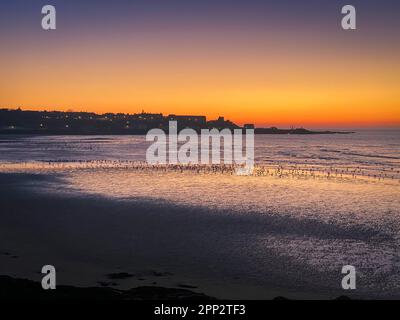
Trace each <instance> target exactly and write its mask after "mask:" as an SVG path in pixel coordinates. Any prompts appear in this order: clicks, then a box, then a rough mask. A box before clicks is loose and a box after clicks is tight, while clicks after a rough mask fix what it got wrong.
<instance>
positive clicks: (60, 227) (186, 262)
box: [0, 174, 343, 299]
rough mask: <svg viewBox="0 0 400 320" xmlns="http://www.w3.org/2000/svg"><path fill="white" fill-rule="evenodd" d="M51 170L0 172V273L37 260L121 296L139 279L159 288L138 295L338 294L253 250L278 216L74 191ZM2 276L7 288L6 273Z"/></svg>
mask: <svg viewBox="0 0 400 320" xmlns="http://www.w3.org/2000/svg"><path fill="white" fill-rule="evenodd" d="M59 178H60V177H58V176H48V175H33V174H0V202H1V213H0V220H1V223H0V275H5V276H11V277H12V278H13V279H30V280H33V281H36V282H37V283H39V282H40V281H41V278H42V276H43V275H42V274H41V272H40V271H41V268H42V266H43V265H46V264H50V265H54V266H55V267H56V270H57V285H58V286H60V285H70V286H78V287H103V288H107V289H109V290H104V291H102V293H101V294H103V292H104V294H105V295H107V294H109V293H110V292H113V293H115V292H118V295H122V296H123V295H125V296H126V295H129V294H131V293H132V292H133V291H131V288H138V287H142V288H143V287H145V288H149V287H154V288H158V289H154V290H155V291H153V292H152V293H151V294H150V293H149V292H150V291H151V290H150V291H149V289H137V290H139V291H138V292H140V294H141V293H143V292H144V291H146V290H148V291H146V292H147V293H146V294H149V295H146V294H144V295H143V297H149V296H151V295H157V294H158V293H159V292H163V291H160V290H163V289H160V288H162V287H164V288H175V289H177V290H189V291H173V290H172V291H168V292H163V294H165V297H166V298H168V297H169V295H172V296H174V295H175V294H180V293H182V292H185V294H187V296H188V297H190V296H193V295H194V296H196V295H197V294H200V295H199V296H197V297H204V298H206V296H211V297H216V298H225V299H272V298H274V297H277V296H284V297H288V298H328V299H330V298H335V297H338V296H340V295H342V294H343V292H342V291H340V290H339V289H332V286H330V287H329V288H325V287H324V286H321V285H316V286H315V287H314V286H310V285H309V282H308V283H306V282H305V281H304V282H303V278H304V279H310V278H312V277H317V278H318V277H320V278H323V277H324V275H319V274H316V275H315V273H314V272H313V271H312V270H307V269H302V268H301V266H297V265H294V266H292V265H290V263H288V262H287V261H283V260H280V259H279V258H278V257H275V256H273V255H271V257H270V259H266V258H265V256H266V254H265V252H263V254H262V255H258V252H257V250H258V249H257V248H254V247H252V246H253V244H254V243H255V241H254V240H255V239H256V238H255V237H257V236H258V235H259V234H264V233H265V232H272V231H273V230H272V229H273V228H276V229H279V230H281V229H284V228H287V225H285V226H284V225H282V226H281V225H280V224H279V221H275V220H265V219H266V218H263V220H257V219H259V218H254V217H240V216H237V217H236V216H229V215H224V214H217V213H215V212H209V211H208V212H207V211H202V210H201V209H198V208H197V209H190V208H183V207H178V206H174V205H172V204H167V203H156V202H154V201H146V200H145V199H144V200H143V201H121V200H119V201H118V200H111V199H106V198H102V197H98V196H90V195H87V194H81V193H74V192H69V191H68V188H67V187H66V186H65V185H63V183H62V180H59ZM54 189H59V190H58V192H54ZM205 201H206V199H205ZM250 225H251V228H247V226H250ZM293 225H296V224H293ZM271 228H272V229H271ZM319 229H321V228H319ZM249 230H251V232H250V231H249ZM310 230H312V228H310ZM286 231H287V232H291V230H286ZM238 239H240V240H241V241H240V243H241V245H236V242H237V240H238ZM243 244H245V245H243ZM261 257H262V258H261ZM335 276H336V275H335ZM3 280H4V281H7V285H8V288H10V286H11V287H12V283H13V282H12V279H9V278H3ZM14 281H16V280H14ZM21 281H23V280H21ZM323 281H326V282H327V284H328V283H329V278H327V279H323ZM333 281H336V279H333ZM20 284H22V286H24V283H20ZM25 284H26V283H25ZM28 285H29V283H28ZM71 290H72V289H71ZM115 290H117V291H115ZM118 290H120V291H118ZM121 290H125V291H121ZM126 290H128V291H129V293H126V292H128V291H126ZM132 290H136V289H132ZM143 290H144V291H143ZM69 292H77V291H73V290H72V291H69ZM87 292H90V291H86V292H85V294H86V293H87ZM124 292H125V293H124ZM135 292H136V291H135ZM157 292H158V293H157ZM3 293H4V291H3ZM136 293H137V292H136ZM136 293H135V294H136ZM201 293H204V294H205V295H206V296H202V295H201ZM140 294H138V295H137V296H135V297H136V298H138V297H140Z"/></svg>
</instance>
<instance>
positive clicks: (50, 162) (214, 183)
mask: <svg viewBox="0 0 400 320" xmlns="http://www.w3.org/2000/svg"><path fill="white" fill-rule="evenodd" d="M398 138H399V135H398V131H396V132H395V133H393V132H391V133H390V134H388V133H380V134H372V133H364V134H360V135H358V136H357V135H356V136H347V135H345V136H312V137H310V136H307V137H287V136H285V137H270V136H268V137H260V136H257V137H256V150H255V152H256V163H258V164H259V165H260V164H262V165H264V166H265V167H266V168H268V170H271V171H268V174H267V175H265V176H250V177H243V176H235V175H232V174H229V173H227V172H221V171H220V170H216V172H200V173H199V172H196V170H181V169H179V168H178V169H173V170H165V171H164V170H160V169H158V170H151V169H149V168H147V167H146V169H144V170H143V169H141V168H142V167H141V165H137V162H136V161H141V160H143V155H144V152H145V149H146V146H147V144H146V143H145V142H144V141H143V140H144V139H143V137H131V136H125V137H116V136H115V137H114V136H111V137H50V138H48V137H25V138H20V139H17V140H16V141H17V142H16V141H15V140H13V139H9V140H8V141H7V140H4V138H2V140H3V141H2V143H0V150H1V151H2V153H1V163H0V171H2V172H13V171H27V172H37V173H39V172H42V173H43V172H44V173H49V174H53V173H60V172H61V173H62V174H63V181H64V182H65V184H66V188H68V190H70V191H71V190H72V192H77V193H82V194H94V195H99V196H102V197H111V198H117V199H123V200H126V201H132V200H133V201H135V200H142V199H150V200H152V201H153V202H157V201H160V203H162V202H163V201H164V202H165V201H166V202H168V203H172V204H175V205H182V206H188V207H201V208H206V209H207V210H209V211H210V212H213V213H215V214H224V215H234V216H240V215H245V216H246V215H247V216H256V217H260V219H261V220H260V221H263V223H265V227H264V232H259V230H258V228H259V226H256V225H251V224H247V225H244V226H242V227H243V228H244V229H246V231H247V232H251V231H252V229H254V234H256V236H255V239H256V240H255V242H254V244H253V246H252V247H251V248H248V249H246V250H251V251H252V252H253V254H255V255H256V256H257V258H258V259H260V260H263V259H266V257H267V255H265V251H266V250H268V251H269V252H274V253H275V254H276V255H277V256H283V257H286V258H287V259H292V260H293V261H295V262H296V263H298V264H299V265H302V266H306V267H309V268H312V269H315V270H319V271H320V272H321V271H327V272H328V271H331V272H335V271H337V270H340V267H341V266H343V265H345V264H352V265H355V266H356V267H357V269H358V270H359V271H360V275H361V277H365V279H368V281H365V283H364V289H367V288H369V287H370V289H372V290H373V291H374V292H377V291H378V292H381V293H382V294H385V293H388V294H397V295H398V294H399V289H398V288H397V287H396V284H398V283H399V280H400V253H399V248H400V197H399V195H400V183H399V180H398V179H399V177H400V176H399V169H400V142H399V139H398ZM135 166H136V167H135ZM133 167H134V168H133ZM282 168H283V169H282ZM290 170H292V171H290ZM293 170H295V171H293ZM278 172H281V173H282V172H284V174H278ZM312 173H314V174H315V176H313V175H312ZM317 173H318V174H317ZM327 173H329V177H328V176H327ZM60 191H61V192H64V191H65V190H63V189H61V190H60ZM165 214H168V212H165ZM263 219H267V220H266V222H265V221H264V220H263ZM268 219H269V220H268ZM256 229H257V230H256ZM238 239H239V240H238V242H237V243H236V244H235V245H236V246H238V247H239V248H240V247H241V246H243V247H244V246H245V243H242V242H241V241H240V237H238ZM395 292H397V293H395Z"/></svg>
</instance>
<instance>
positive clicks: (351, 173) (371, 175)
mask: <svg viewBox="0 0 400 320" xmlns="http://www.w3.org/2000/svg"><path fill="white" fill-rule="evenodd" d="M244 168H245V166H244V165H238V164H148V163H147V162H143V161H128V160H127V161H123V160H90V161H85V160H77V161H71V160H58V161H34V162H19V163H4V162H3V163H0V171H12V170H29V169H31V170H35V169H36V170H74V169H127V170H131V171H136V172H151V173H157V172H180V173H183V172H191V173H196V174H214V175H215V174H228V175H229V174H230V175H236V174H237V173H238V170H240V169H244ZM247 172H248V173H249V175H251V176H257V177H260V176H275V177H279V178H283V177H292V178H321V177H322V178H327V179H335V178H336V179H339V178H346V179H357V178H359V177H363V178H368V179H373V180H378V181H379V180H398V181H399V182H400V170H399V168H394V167H390V168H379V169H377V168H368V167H361V166H358V167H340V166H337V167H333V166H332V167H329V168H327V167H322V166H317V165H296V164H285V165H282V164H269V165H267V164H259V165H256V166H254V168H252V169H251V170H248V171H247Z"/></svg>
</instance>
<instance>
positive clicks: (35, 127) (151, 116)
mask: <svg viewBox="0 0 400 320" xmlns="http://www.w3.org/2000/svg"><path fill="white" fill-rule="evenodd" d="M169 121H177V123H178V130H182V129H184V128H191V129H194V130H195V131H196V132H200V130H202V129H209V130H211V129H214V128H215V129H218V130H222V129H229V130H234V129H254V133H255V134H297V135H307V134H350V133H354V132H350V131H311V130H308V129H304V128H294V127H293V128H290V129H279V128H276V127H270V128H256V127H255V126H254V124H245V125H243V126H239V125H237V124H235V123H233V122H232V121H230V120H225V118H224V117H219V118H218V119H216V120H207V118H206V116H202V115H175V114H170V115H168V116H164V115H163V114H161V113H145V112H144V111H142V112H141V113H135V114H123V113H105V114H96V113H89V112H61V111H23V110H21V109H0V134H11V135H15V134H35V135H145V134H146V133H147V132H148V131H149V130H150V129H154V128H159V129H163V130H165V131H166V132H168V123H169Z"/></svg>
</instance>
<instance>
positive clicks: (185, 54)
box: [0, 0, 400, 127]
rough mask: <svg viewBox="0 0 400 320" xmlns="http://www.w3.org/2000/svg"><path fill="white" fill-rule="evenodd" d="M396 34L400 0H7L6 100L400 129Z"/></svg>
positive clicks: (1, 36)
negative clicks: (350, 26) (353, 18)
mask: <svg viewBox="0 0 400 320" xmlns="http://www.w3.org/2000/svg"><path fill="white" fill-rule="evenodd" d="M45 4H52V5H54V6H55V7H56V9H57V30H56V31H44V30H42V29H41V18H42V15H41V8H42V6H43V5H45ZM345 4H352V5H354V6H355V7H356V9H357V30H356V31H344V30H342V29H341V26H340V21H341V17H342V15H341V13H340V9H341V7H342V6H343V5H345ZM399 39H400V1H398V0H346V1H339V0H337V1H335V0H318V1H317V0H308V1H299V0H291V1H289V0H279V1H267V0H262V1H261V0H260V1H258V0H243V1H235V0H230V1H227V0H214V1H211V0H202V1H197V0H190V1H189V0H186V1H177V0H157V1H153V0H143V1H134V0H130V1H124V0H115V1H101V0H96V1H94V0H80V1H77V0H46V1H36V0H31V1H25V0H24V1H22V0H9V1H4V0H2V1H1V2H0V49H1V50H0V57H1V60H0V70H1V76H0V107H3V108H16V107H21V108H23V109H31V110H32V109H33V110H44V109H47V110H68V109H71V110H75V111H94V112H99V113H102V112H124V113H134V112H139V111H141V110H142V109H144V110H145V111H147V112H162V113H164V114H169V113H176V114H205V115H207V116H208V117H209V118H215V117H217V116H218V115H224V116H225V117H226V118H229V119H231V120H233V121H235V122H237V123H240V124H242V123H246V122H251V123H256V124H257V125H267V126H272V125H276V126H289V125H295V126H305V127H341V126H344V127H362V126H379V127H382V126H396V127H398V126H400V41H399Z"/></svg>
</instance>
